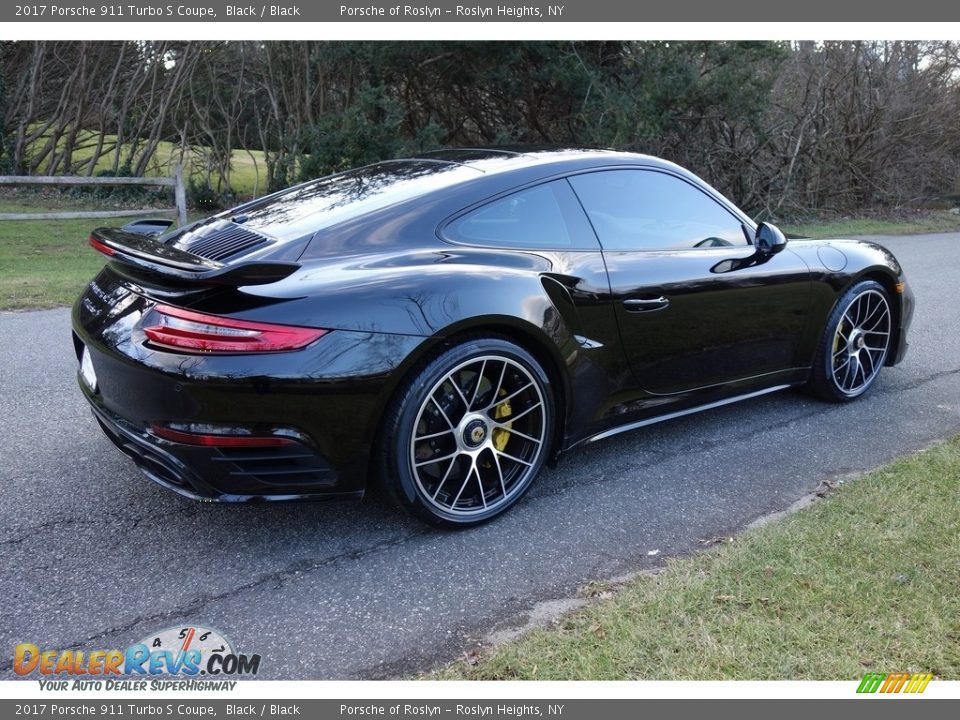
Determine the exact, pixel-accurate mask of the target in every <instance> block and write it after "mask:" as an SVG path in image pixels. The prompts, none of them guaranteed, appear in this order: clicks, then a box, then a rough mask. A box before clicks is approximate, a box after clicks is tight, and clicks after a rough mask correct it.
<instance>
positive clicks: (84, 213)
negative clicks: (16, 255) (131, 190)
mask: <svg viewBox="0 0 960 720" xmlns="http://www.w3.org/2000/svg"><path fill="white" fill-rule="evenodd" d="M0 185H148V186H154V187H172V188H173V197H174V202H175V204H176V207H175V208H174V209H172V210H163V209H160V210H157V209H155V208H153V209H147V210H144V209H136V210H78V211H76V212H51V213H0V220H73V219H78V218H104V217H134V216H140V215H166V214H169V213H176V214H177V222H178V223H179V224H180V225H186V224H187V193H186V190H185V189H184V186H183V169H182V168H181V167H180V166H179V165H177V166H176V169H175V170H174V174H173V177H80V176H77V175H64V176H53V175H0Z"/></svg>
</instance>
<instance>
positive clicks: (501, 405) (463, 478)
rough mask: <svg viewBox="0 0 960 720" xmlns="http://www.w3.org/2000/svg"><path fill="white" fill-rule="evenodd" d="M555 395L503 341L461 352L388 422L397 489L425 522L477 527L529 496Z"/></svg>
mask: <svg viewBox="0 0 960 720" xmlns="http://www.w3.org/2000/svg"><path fill="white" fill-rule="evenodd" d="M552 427H553V397H552V395H551V392H550V384H549V380H548V378H547V375H546V373H545V372H544V370H543V368H542V367H541V366H540V364H539V363H538V362H537V361H536V359H535V358H534V357H533V356H532V355H531V354H530V353H528V352H527V351H526V350H524V349H523V348H521V347H520V346H518V345H515V344H514V343H512V342H509V341H507V340H503V339H500V338H478V339H474V340H469V341H467V342H465V343H463V344H461V345H457V346H456V347H453V348H451V349H449V350H447V351H446V352H444V353H443V354H442V355H440V356H439V357H437V358H436V359H435V360H433V361H432V362H431V363H429V364H428V365H427V366H426V367H425V368H423V370H421V371H420V372H419V373H417V374H416V375H415V376H414V377H412V378H410V379H409V380H408V381H407V382H406V383H405V385H404V386H403V388H401V390H400V391H399V392H398V396H397V398H396V399H395V401H394V403H393V405H392V407H391V410H389V411H388V414H387V416H386V421H385V422H384V429H383V432H384V436H383V437H382V438H381V447H382V448H383V453H382V458H381V472H382V473H383V474H384V475H385V478H384V479H385V481H386V486H387V489H388V490H389V492H390V494H391V495H392V496H393V497H394V498H395V499H396V500H397V501H398V502H399V503H400V504H401V505H403V506H404V507H406V508H407V509H408V510H410V511H411V512H412V513H414V514H415V515H417V516H418V517H420V518H421V519H423V520H425V521H427V522H429V523H431V524H434V525H446V526H461V527H462V526H467V525H475V524H478V523H481V522H484V521H486V520H490V519H491V518H493V517H496V516H497V515H499V514H501V513H503V512H504V511H506V510H507V509H508V508H509V507H510V506H512V505H513V504H514V503H516V502H517V501H518V500H519V499H520V498H521V497H522V496H523V494H524V493H525V492H526V491H527V490H528V489H529V487H530V485H531V483H532V482H533V479H534V478H535V477H536V475H537V473H538V472H539V471H540V468H541V466H542V465H543V462H544V459H545V457H546V454H547V445H548V444H549V439H550V432H551V429H552Z"/></svg>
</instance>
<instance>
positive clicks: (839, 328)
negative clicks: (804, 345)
mask: <svg viewBox="0 0 960 720" xmlns="http://www.w3.org/2000/svg"><path fill="white" fill-rule="evenodd" d="M843 323H844V320H843V318H841V319H840V324H839V325H838V326H837V332H836V333H834V336H833V355H831V356H830V357H831V364H832V365H836V364H837V361H836V360H833V358H834V357H835V356H836V354H837V351H838V350H840V332H841V331H842V330H843Z"/></svg>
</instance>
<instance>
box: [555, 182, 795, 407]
mask: <svg viewBox="0 0 960 720" xmlns="http://www.w3.org/2000/svg"><path fill="white" fill-rule="evenodd" d="M569 180H570V183H571V185H572V186H573V188H574V190H575V192H576V193H577V196H578V197H579V199H580V201H581V203H582V205H583V207H584V210H586V212H587V215H588V217H589V219H590V222H591V223H592V225H593V228H594V230H595V232H596V233H597V237H598V238H599V240H600V244H601V246H602V247H603V255H604V259H605V261H606V264H607V271H608V274H609V278H610V288H611V293H612V299H613V302H614V306H615V313H616V317H617V321H618V325H619V329H620V335H621V340H622V344H623V348H624V351H625V353H626V355H627V359H628V361H629V363H630V366H631V368H632V369H633V372H634V375H635V376H636V379H637V382H638V384H639V385H640V387H641V388H643V389H644V390H646V391H647V392H650V393H653V394H658V395H670V394H675V393H685V392H689V391H691V390H696V389H700V388H709V387H712V386H717V385H721V384H724V383H729V382H733V381H740V380H745V379H747V378H754V377H755V378H757V382H758V383H763V382H764V378H765V377H766V378H769V379H770V384H774V382H773V379H774V378H775V374H776V373H779V372H782V371H786V370H790V369H792V368H794V367H795V366H796V364H797V350H798V343H799V340H800V337H801V335H802V333H803V331H804V328H805V325H806V322H807V315H808V305H809V292H810V278H809V270H808V268H807V266H806V264H805V263H804V262H803V261H802V260H801V259H800V257H799V256H797V255H796V254H794V253H793V252H791V251H790V250H789V248H787V249H785V250H783V251H782V252H780V253H778V254H775V255H766V256H761V255H759V254H757V253H756V252H755V248H754V246H753V245H752V244H751V242H750V241H749V240H748V232H749V231H748V230H747V229H746V228H745V226H744V224H743V222H742V221H741V219H740V218H739V217H737V216H736V215H735V214H734V213H733V212H732V211H731V210H730V209H728V208H727V207H725V206H724V205H723V204H722V203H721V202H720V201H719V200H718V199H716V198H714V197H712V196H711V195H710V194H709V193H708V192H707V191H706V190H705V189H701V188H698V187H696V186H695V185H693V184H692V183H691V182H688V181H687V180H685V179H682V178H680V177H678V176H675V175H672V174H670V173H666V172H661V171H656V170H641V169H616V170H603V171H598V172H592V173H586V174H582V175H576V176H573V177H570V178H569Z"/></svg>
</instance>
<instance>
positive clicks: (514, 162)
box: [392, 145, 676, 174]
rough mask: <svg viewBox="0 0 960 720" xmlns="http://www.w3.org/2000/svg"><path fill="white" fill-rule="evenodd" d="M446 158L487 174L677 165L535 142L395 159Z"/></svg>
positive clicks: (651, 159) (624, 153)
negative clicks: (555, 167)
mask: <svg viewBox="0 0 960 720" xmlns="http://www.w3.org/2000/svg"><path fill="white" fill-rule="evenodd" d="M424 160H428V161H433V162H444V163H451V164H455V165H465V166H468V167H471V168H473V169H475V170H479V171H480V172H483V173H485V174H489V173H497V172H505V171H508V170H519V169H522V168H532V167H536V166H541V165H552V164H558V163H567V162H571V163H575V164H581V163H582V164H589V162H590V161H600V162H611V163H615V162H641V163H643V164H645V165H656V166H662V167H668V166H670V167H676V166H674V165H673V163H670V162H667V161H665V160H662V159H660V158H656V157H653V156H651V155H641V154H639V153H628V152H619V151H616V150H606V149H595V148H577V147H561V146H555V145H551V146H545V145H541V146H534V145H526V146H524V145H515V146H497V147H476V148H471V147H467V148H449V149H441V150H432V151H429V152H424V153H420V154H418V155H415V156H413V157H410V158H403V159H399V160H394V161H392V162H407V161H409V162H416V161H424Z"/></svg>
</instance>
